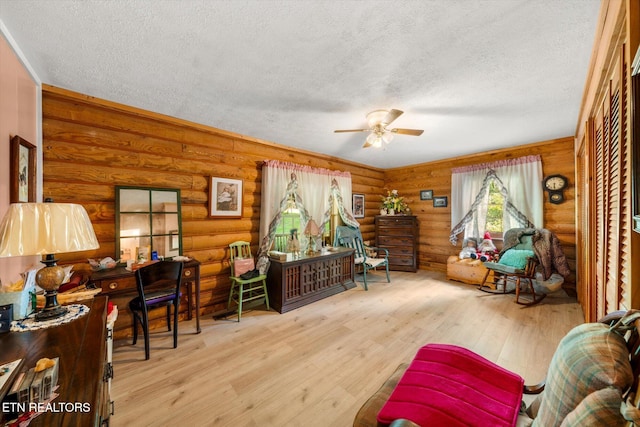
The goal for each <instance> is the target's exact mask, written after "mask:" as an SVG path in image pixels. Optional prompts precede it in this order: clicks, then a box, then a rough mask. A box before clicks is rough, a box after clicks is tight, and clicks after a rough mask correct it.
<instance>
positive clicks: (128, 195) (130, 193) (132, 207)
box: [120, 188, 149, 212]
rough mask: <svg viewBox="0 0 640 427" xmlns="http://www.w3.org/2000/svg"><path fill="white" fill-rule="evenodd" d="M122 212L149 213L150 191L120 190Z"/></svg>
mask: <svg viewBox="0 0 640 427" xmlns="http://www.w3.org/2000/svg"><path fill="white" fill-rule="evenodd" d="M120 212H149V191H147V190H133V189H124V188H123V189H120Z"/></svg>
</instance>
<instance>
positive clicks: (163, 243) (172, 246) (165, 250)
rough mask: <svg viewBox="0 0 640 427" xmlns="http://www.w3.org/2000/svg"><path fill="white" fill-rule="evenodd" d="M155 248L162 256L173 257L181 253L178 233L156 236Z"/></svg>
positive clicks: (154, 240) (154, 238) (154, 239)
mask: <svg viewBox="0 0 640 427" xmlns="http://www.w3.org/2000/svg"><path fill="white" fill-rule="evenodd" d="M153 250H154V251H156V252H157V253H158V256H161V257H165V258H166V257H173V256H178V255H180V244H179V242H178V234H177V233H176V234H175V235H168V236H154V237H153Z"/></svg>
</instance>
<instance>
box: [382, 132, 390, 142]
mask: <svg viewBox="0 0 640 427" xmlns="http://www.w3.org/2000/svg"><path fill="white" fill-rule="evenodd" d="M392 140H393V133H391V132H389V131H385V132H384V133H383V134H382V141H384V143H385V144H388V143H390V142H391V141H392Z"/></svg>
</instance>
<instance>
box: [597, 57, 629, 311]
mask: <svg viewBox="0 0 640 427" xmlns="http://www.w3.org/2000/svg"><path fill="white" fill-rule="evenodd" d="M621 68H622V69H625V68H624V67H620V66H619V67H617V70H616V72H615V73H614V76H613V77H612V79H611V82H610V86H609V89H608V90H607V91H606V94H605V96H604V99H603V101H602V103H601V105H600V108H599V110H598V113H597V115H596V117H595V120H594V124H595V135H594V138H595V141H594V165H593V166H594V178H595V179H594V185H595V190H594V192H595V194H594V195H595V211H592V212H593V213H594V214H595V233H594V237H595V239H596V247H595V249H596V250H595V257H596V268H595V281H596V294H595V298H596V311H597V317H601V316H603V315H604V314H606V313H609V312H611V311H615V310H618V309H624V308H626V306H627V304H626V300H627V299H628V289H627V285H628V284H629V280H628V278H626V277H625V275H626V272H627V271H628V265H629V257H630V254H629V237H630V236H629V228H628V227H625V226H624V224H625V221H627V220H629V214H630V211H629V209H630V201H631V197H630V195H631V193H630V181H629V168H628V164H629V163H628V160H627V159H628V142H627V129H626V126H627V111H626V105H627V90H626V78H625V76H621V74H620V69H621Z"/></svg>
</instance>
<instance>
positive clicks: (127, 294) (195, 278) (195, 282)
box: [89, 259, 200, 339]
mask: <svg viewBox="0 0 640 427" xmlns="http://www.w3.org/2000/svg"><path fill="white" fill-rule="evenodd" d="M89 281H90V282H91V283H93V284H94V285H95V286H96V288H102V292H101V293H100V295H107V296H109V300H110V301H112V302H113V303H114V304H115V305H117V306H118V313H119V314H118V320H116V323H115V325H114V336H115V338H116V339H120V338H126V337H129V336H131V334H132V330H131V323H132V315H131V312H130V311H129V301H131V300H132V299H133V298H135V297H136V296H137V295H138V291H137V289H136V276H135V274H134V273H133V272H131V271H128V270H127V269H126V268H124V267H116V268H114V269H111V270H102V271H97V272H94V273H93V274H91V278H90V279H89ZM182 285H183V287H185V288H186V289H185V290H186V291H187V305H188V309H187V320H191V318H192V312H193V309H194V307H193V300H194V298H193V296H194V294H195V315H196V333H200V262H198V261H197V260H195V259H192V260H191V261H187V262H185V263H184V269H183V270H182ZM183 295H184V294H183ZM151 315H152V316H156V317H161V318H162V319H164V311H163V310H156V311H155V312H151Z"/></svg>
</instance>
